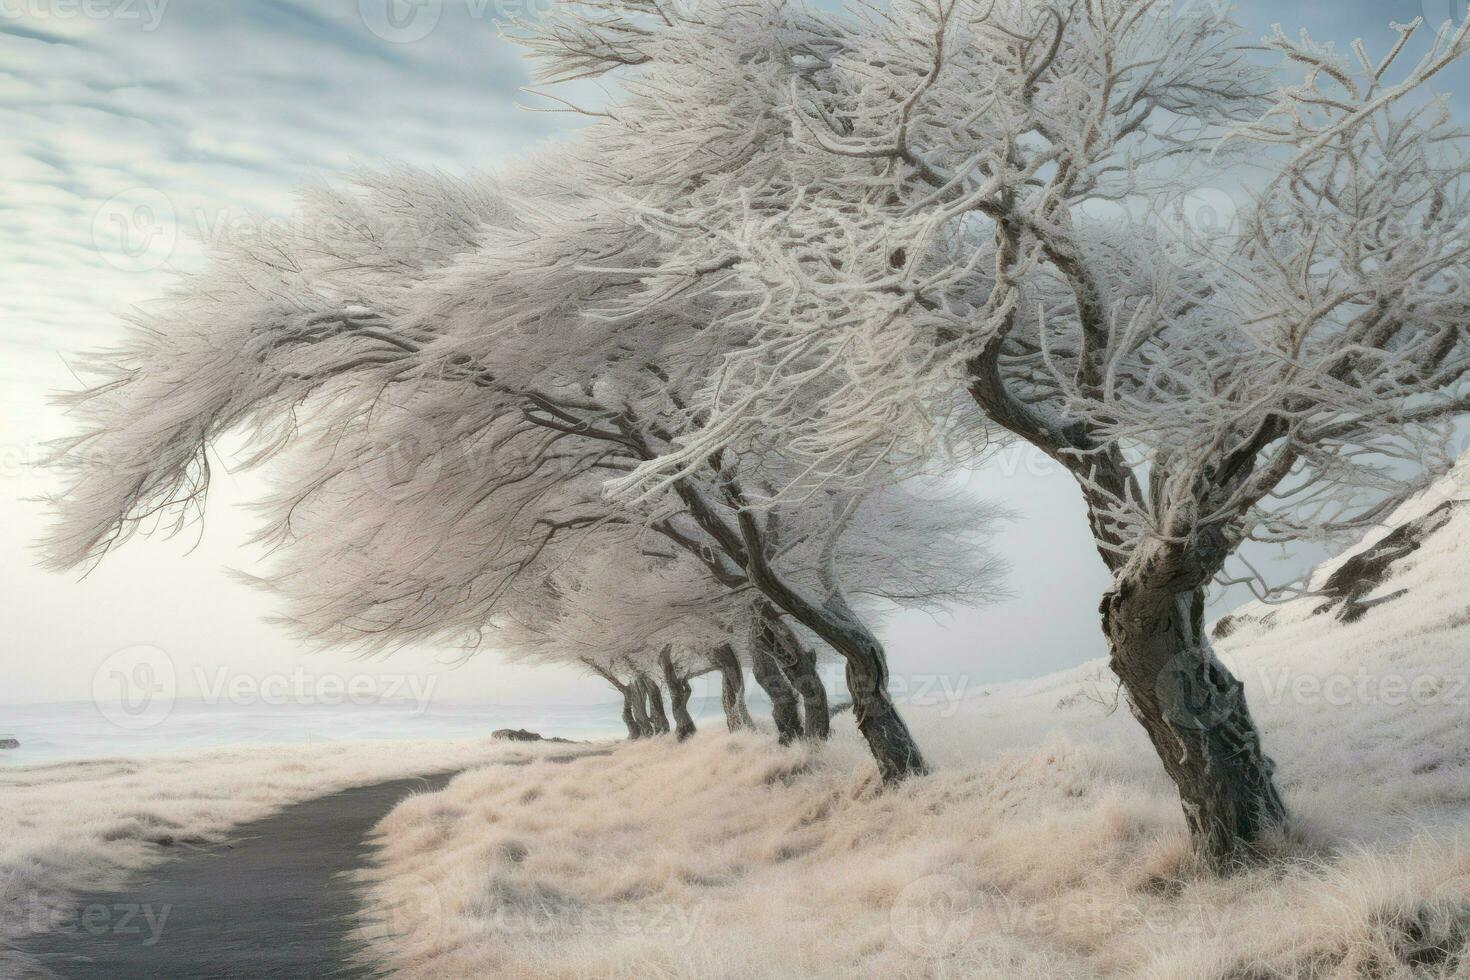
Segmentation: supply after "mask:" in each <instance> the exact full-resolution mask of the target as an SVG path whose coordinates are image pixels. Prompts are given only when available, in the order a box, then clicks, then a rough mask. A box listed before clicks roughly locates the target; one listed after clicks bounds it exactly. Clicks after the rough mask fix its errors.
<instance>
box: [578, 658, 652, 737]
mask: <svg viewBox="0 0 1470 980" xmlns="http://www.w3.org/2000/svg"><path fill="white" fill-rule="evenodd" d="M582 663H584V664H586V665H587V666H588V667H589V668H590V669H591V670H592V672H593V673H594V674H596V675H597V676H598V677H601V678H602V679H603V680H605V681H607V682H608V683H609V684H611V685H612V686H613V688H614V689H615V690H616V691H617V692H618V693H619V694H621V695H622V696H623V724H624V725H626V726H628V739H629V740H630V741H631V740H633V739H638V738H642V737H643V727H642V726H641V725H640V724H639V722H638V716H637V713H636V712H635V711H634V710H633V700H634V696H635V691H634V688H635V687H636V685H635V684H624V683H623V682H622V681H620V680H618V678H617V675H615V674H613V672H612V671H610V670H608V669H607V668H605V667H603V666H602V665H600V664H598V663H597V662H596V661H594V660H591V659H590V658H588V657H583V658H582Z"/></svg>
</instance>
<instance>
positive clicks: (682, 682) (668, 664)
mask: <svg viewBox="0 0 1470 980" xmlns="http://www.w3.org/2000/svg"><path fill="white" fill-rule="evenodd" d="M658 659H659V666H661V667H662V668H663V671H664V683H665V684H667V685H668V686H669V705H670V707H671V708H673V711H674V734H675V735H676V736H678V738H679V741H681V742H682V741H684V740H685V739H686V738H688V737H689V736H690V735H693V734H694V719H693V718H692V717H690V715H689V697H690V695H692V694H693V693H694V689H693V688H692V687H690V685H689V678H687V677H685V676H684V675H682V674H680V673H679V671H678V669H677V668H676V667H675V666H674V658H673V655H672V654H671V653H670V651H669V648H668V647H664V648H663V650H662V652H660V653H659V656H658Z"/></svg>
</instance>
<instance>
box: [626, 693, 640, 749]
mask: <svg viewBox="0 0 1470 980" xmlns="http://www.w3.org/2000/svg"><path fill="white" fill-rule="evenodd" d="M622 695H623V724H624V725H626V726H628V738H629V740H633V739H639V738H642V737H643V726H642V725H640V724H639V722H638V715H637V712H635V711H634V710H633V701H634V698H635V695H634V693H633V689H632V688H631V687H626V686H625V687H623V689H622Z"/></svg>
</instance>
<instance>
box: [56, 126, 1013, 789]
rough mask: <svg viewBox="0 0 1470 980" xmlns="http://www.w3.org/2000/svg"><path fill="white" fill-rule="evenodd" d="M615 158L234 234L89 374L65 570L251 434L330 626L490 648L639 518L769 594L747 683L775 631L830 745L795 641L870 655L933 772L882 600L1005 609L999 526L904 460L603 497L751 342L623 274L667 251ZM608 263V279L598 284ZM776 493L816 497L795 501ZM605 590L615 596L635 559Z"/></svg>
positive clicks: (324, 198)
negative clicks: (993, 535)
mask: <svg viewBox="0 0 1470 980" xmlns="http://www.w3.org/2000/svg"><path fill="white" fill-rule="evenodd" d="M595 162H596V161H595V160H594V159H592V158H589V159H586V160H583V161H578V160H577V159H576V158H575V157H574V156H570V155H567V154H563V155H560V156H559V157H558V158H557V160H556V164H557V167H556V169H555V170H552V169H550V168H548V167H546V166H536V165H528V167H527V170H526V171H525V173H524V174H522V175H521V176H520V177H518V178H513V179H510V180H508V181H507V182H506V183H505V185H504V186H503V187H501V188H499V189H497V188H496V187H495V186H493V185H491V184H490V183H489V182H486V181H480V180H475V181H467V182H455V181H449V180H445V179H442V178H438V177H435V176H430V175H425V174H419V173H414V172H395V173H391V174H386V175H365V176H364V177H362V178H361V186H360V187H359V188H358V189H356V190H348V191H341V192H339V191H333V190H329V189H320V190H317V191H315V192H313V193H312V194H311V195H309V196H308V198H307V200H306V202H305V205H304V210H303V212H302V215H301V217H300V220H298V221H297V222H295V223H293V224H292V226H291V229H290V231H289V233H288V234H286V235H285V236H284V237H281V238H277V239H271V240H250V241H244V242H237V243H227V246H226V248H225V249H224V250H223V251H222V252H221V254H218V255H216V256H215V257H214V258H213V261H212V264H211V267H210V269H209V270H208V271H206V272H205V273H203V274H201V275H199V276H196V277H193V278H191V279H189V280H187V281H185V282H184V283H183V284H182V285H181V286H180V287H179V288H178V289H177V290H175V292H174V293H173V295H172V296H170V297H169V298H168V299H166V300H165V301H164V302H162V303H161V304H159V305H157V306H156V307H154V308H151V309H148V310H146V311H144V312H143V313H142V314H141V316H140V318H139V323H138V326H137V329H136V330H135V331H134V332H133V333H132V335H131V336H130V338H129V339H128V341H127V342H126V343H125V344H124V345H123V346H121V347H120V348H118V349H116V350H114V351H111V352H108V353H105V354H103V355H101V356H99V357H98V358H96V359H95V360H93V361H92V362H90V363H89V364H86V365H84V366H83V367H84V370H87V369H90V370H92V371H93V372H95V373H96V375H97V376H99V379H100V380H99V381H98V383H97V384H96V386H95V387H93V388H91V389H90V390H88V391H86V392H84V393H82V394H80V395H79V396H77V397H76V398H75V399H74V412H75V414H76V416H77V418H78V430H79V434H78V435H77V436H76V437H75V438H73V439H71V440H68V441H67V442H66V443H65V444H63V445H62V446H61V447H60V449H59V452H58V455H57V465H58V466H60V467H61V468H62V469H63V470H64V471H65V472H66V473H67V475H68V477H69V485H68V487H67V489H66V490H65V492H64V493H62V494H61V495H60V497H59V499H58V502H57V504H58V511H59V517H60V520H59V521H58V524H57V526H56V528H55V532H54V534H53V535H52V537H51V539H50V541H49V546H50V551H51V555H52V559H53V562H54V564H56V565H57V566H60V567H71V566H73V565H76V564H80V563H85V562H89V561H95V560H98V559H100V558H101V557H102V556H103V555H104V554H105V553H106V552H107V551H108V550H109V549H110V548H112V547H113V546H115V545H116V544H117V543H118V542H120V541H121V540H124V539H125V538H126V537H127V536H128V535H130V534H132V533H134V532H135V531H137V530H139V529H147V528H154V527H157V526H158V521H159V519H160V518H161V519H162V521H163V526H164V527H165V528H171V527H177V526H179V525H180V523H181V522H186V521H187V520H189V519H190V518H191V517H194V516H198V515H200V514H202V508H203V505H204V495H205V491H206V490H207V486H208V478H209V472H210V457H209V453H210V450H211V447H212V446H213V445H214V444H215V442H216V441H217V440H218V439H220V438H221V437H223V436H224V435H225V434H226V433H230V432H237V431H243V432H245V433H247V434H248V435H250V436H251V437H252V445H253V448H254V452H253V454H252V455H251V456H250V457H249V459H248V460H247V462H251V463H258V462H264V461H266V460H270V459H276V460H277V463H278V465H275V466H273V468H272V470H271V472H272V475H273V477H274V478H275V480H276V481H277V487H276V489H275V490H274V492H273V493H272V494H271V495H269V496H268V497H267V498H266V499H264V500H262V501H260V507H261V510H262V513H263V517H264V519H263V526H262V529H261V531H260V534H259V541H260V542H261V543H263V544H265V545H266V546H268V547H269V548H270V549H271V550H272V552H273V553H274V555H275V556H276V560H275V562H274V563H273V564H272V566H271V568H270V570H269V572H268V573H267V575H266V576H265V577H264V578H263V579H262V584H263V585H265V586H267V587H269V588H271V589H274V590H276V591H277V592H278V593H280V595H281V597H282V599H283V608H284V618H285V619H286V621H287V622H288V623H289V624H291V625H292V626H293V627H295V628H296V629H297V630H298V631H299V632H300V633H302V634H303V635H305V636H308V637H311V638H315V639H319V640H323V641H326V642H334V643H348V644H354V645H358V646H362V647H367V648H378V649H385V648H391V647H394V646H397V645H400V644H403V643H407V642H415V641H419V642H436V641H444V640H453V641H457V642H465V643H467V644H468V645H470V646H475V645H478V644H479V643H480V642H481V638H482V635H483V634H484V633H485V632H486V631H489V630H494V629H496V628H497V622H498V617H501V616H503V615H506V614H507V611H508V610H510V611H515V612H518V613H523V611H524V610H526V609H535V608H536V607H537V603H538V602H544V601H545V599H546V592H545V590H546V583H547V581H548V579H549V578H550V577H552V576H554V574H555V573H556V572H557V570H558V569H559V568H561V567H562V566H563V565H564V564H565V563H566V562H567V561H568V560H569V556H572V555H575V553H576V552H577V549H578V548H579V547H581V546H582V545H584V544H586V543H587V542H588V541H591V540H594V537H595V536H601V535H604V534H607V533H608V531H609V529H619V528H621V529H625V530H626V531H627V532H628V533H629V534H630V535H632V536H633V537H634V538H636V540H637V549H638V550H636V551H634V552H630V554H637V555H639V556H642V555H645V554H646V553H647V551H648V547H649V542H650V541H653V540H656V541H658V542H661V543H662V545H663V546H664V547H668V548H673V549H676V550H677V551H678V552H679V553H680V554H682V555H683V556H685V557H686V559H687V558H692V559H694V560H695V561H696V562H697V564H698V565H699V566H700V567H701V568H702V569H703V571H704V574H705V576H706V577H707V578H708V579H709V580H710V581H711V582H712V583H714V584H715V585H718V586H720V587H721V588H723V589H724V590H725V591H726V592H730V593H735V594H746V598H745V600H744V605H743V606H742V609H743V610H744V611H745V614H747V615H749V614H751V613H752V611H753V613H755V614H758V615H759V617H760V619H761V623H762V625H761V628H760V629H758V630H754V631H750V630H747V631H745V632H744V633H737V634H732V640H731V641H728V642H722V643H718V644H715V646H714V651H715V656H716V662H717V664H718V665H720V667H721V670H722V671H723V672H725V674H726V676H727V677H728V676H729V675H728V671H729V665H730V661H731V658H730V655H729V649H730V644H732V643H736V642H738V641H737V640H735V639H734V636H750V637H752V638H753V640H754V641H755V647H756V654H753V655H752V663H753V665H754V666H757V667H759V666H763V665H764V664H765V662H766V660H765V659H762V657H761V656H760V655H759V654H761V653H764V654H765V655H766V657H774V658H775V659H776V660H777V661H778V662H779V663H780V664H781V665H782V667H786V668H790V669H791V670H792V671H793V672H795V674H796V675H797V676H798V677H801V676H802V675H803V672H804V673H805V675H806V676H808V677H809V679H810V680H811V681H812V684H805V685H803V684H798V688H799V690H800V691H801V693H802V695H804V696H805V698H806V701H805V707H806V709H807V712H806V713H807V717H808V726H809V727H811V728H813V729H814V731H815V732H816V733H817V734H821V733H822V732H824V731H825V726H826V708H825V694H824V692H822V691H821V688H820V683H819V682H817V681H816V675H815V670H814V665H815V659H814V654H813V653H812V650H811V647H810V644H809V643H806V642H803V641H801V640H799V639H797V638H796V637H795V632H794V627H793V623H794V624H798V625H799V626H800V627H802V628H805V629H806V630H808V631H810V633H811V634H812V635H814V636H815V637H817V638H819V639H820V640H821V641H823V642H825V643H826V644H828V645H830V647H831V648H832V649H833V650H834V651H835V652H836V653H837V654H838V655H840V656H841V657H843V658H844V660H845V662H846V664H847V674H848V683H849V687H850V688H851V689H852V692H853V696H854V701H855V703H856V706H857V707H856V714H857V720H858V724H859V728H860V729H861V730H862V732H863V733H864V735H865V736H866V737H867V739H868V742H869V744H870V745H871V746H872V748H873V752H874V755H875V758H876V759H877V760H878V763H879V767H880V770H881V771H882V772H883V774H884V776H885V777H886V778H897V777H898V776H902V775H904V774H905V773H908V772H911V771H916V770H920V769H922V767H923V761H922V757H921V755H920V754H919V752H918V750H917V747H915V746H914V745H913V741H912V738H911V737H910V736H909V734H908V731H907V729H906V727H905V726H904V724H903V722H902V720H901V719H900V718H899V716H898V714H897V711H896V710H895V709H894V706H893V704H892V702H891V700H890V698H889V696H888V693H887V690H886V686H887V665H886V660H885V657H884V652H883V648H882V645H881V644H880V643H879V642H878V640H877V638H876V635H875V634H874V632H873V628H872V626H871V624H870V618H869V617H868V616H865V615H864V614H863V612H862V611H861V610H862V609H863V608H864V607H865V606H866V605H867V604H868V603H869V602H870V601H873V602H883V601H889V600H892V601H897V602H900V603H904V604H924V603H936V602H938V603H943V602H946V601H952V600H958V599H966V598H973V599H977V600H978V599H983V598H985V597H987V595H988V594H990V593H991V592H992V591H993V589H994V584H995V580H996V573H997V572H998V570H999V569H998V565H997V564H996V563H995V562H994V561H993V559H991V558H990V557H989V556H988V554H987V552H986V551H985V548H984V543H983V540H982V534H983V531H984V529H985V526H986V524H987V523H988V522H990V521H992V520H993V519H994V517H995V516H996V515H995V513H994V511H993V509H992V508H988V507H986V506H985V505H983V504H978V503H974V502H965V501H954V502H950V503H949V504H948V505H946V506H935V505H933V504H930V503H927V502H924V501H919V500H914V499H912V498H910V497H908V496H907V495H906V494H905V493H904V492H903V490H902V489H901V488H894V487H893V486H892V479H891V477H892V475H893V474H891V473H890V472H888V471H887V470H885V469H884V468H883V467H881V466H880V465H879V462H880V461H878V460H870V461H869V462H868V464H867V465H865V466H863V467H852V468H850V469H849V470H846V471H844V472H843V473H841V474H835V473H830V472H829V473H825V474H823V478H822V480H821V481H820V483H818V482H814V481H812V480H810V478H809V476H808V475H806V474H804V473H803V472H802V471H801V469H800V467H799V466H797V465H794V464H792V463H790V462H788V461H786V460H784V459H781V458H779V457H778V456H777V455H775V454H774V453H763V454H760V455H751V454H749V453H746V452H743V451H741V452H737V453H729V454H715V455H713V456H712V457H711V458H709V459H707V460H706V461H704V462H703V463H702V464H700V465H699V466H697V467H691V468H689V470H688V472H686V473H684V474H682V475H680V476H679V477H678V478H676V479H674V480H672V481H670V482H669V484H668V486H667V487H665V488H663V489H662V490H660V491H658V492H655V493H650V494H645V495H643V496H642V497H641V498H640V499H638V500H637V501H626V500H624V501H613V500H609V499H607V497H606V495H605V494H604V493H603V484H604V483H605V482H606V481H607V480H608V479H609V478H613V477H618V476H622V475H625V474H627V473H628V472H631V471H632V470H633V469H634V468H636V467H637V466H638V465H640V464H642V463H645V462H648V461H649V460H652V459H656V458H658V457H659V456H660V455H661V454H663V453H665V452H668V451H670V450H671V449H672V448H673V447H674V446H676V445H677V444H678V442H679V440H680V439H681V438H682V437H683V436H684V435H685V434H686V433H688V432H690V431H692V429H693V428H694V427H695V426H696V425H697V424H698V420H699V418H700V417H701V416H700V410H699V409H697V408H694V407H691V402H690V399H691V398H692V397H693V395H694V394H696V393H697V391H698V389H699V388H700V387H701V386H702V384H703V383H704V379H705V378H706V377H707V376H708V374H709V371H710V369H711V365H712V364H713V363H715V362H717V361H718V360H719V359H720V358H722V357H724V356H725V355H726V354H728V353H729V350H730V348H729V346H728V345H730V344H732V343H739V342H740V341H739V340H738V339H737V338H733V337H728V336H725V335H722V334H721V333H719V332H716V331H710V330H708V329H707V324H708V323H709V322H710V321H711V319H713V318H716V317H718V316H719V315H720V311H721V310H722V309H724V308H725V307H727V306H730V305H731V304H732V303H733V302H734V301H733V300H730V299H727V298H724V297H719V296H711V297H707V296H703V295H702V294H700V293H698V292H695V293H691V294H687V295H686V294H684V293H682V292H675V293H672V294H667V295H666V294H664V293H663V291H662V287H661V284H659V283H653V284H651V285H652V288H651V289H650V283H648V282H647V281H645V279H644V278H643V277H642V276H641V275H640V274H638V273H637V272H636V271H623V270H624V269H629V270H634V269H636V267H638V266H640V265H642V264H646V263H648V262H650V261H652V260H653V258H654V257H655V255H656V254H657V249H658V241H659V240H658V237H657V236H656V235H654V234H653V233H651V232H649V231H648V230H647V229H645V228H643V227H642V226H641V225H640V223H639V222H638V221H636V220H634V218H635V217H636V209H634V210H633V211H630V210H629V209H628V206H627V204H626V202H621V201H611V200H606V201H604V200H601V199H599V198H596V197H593V196H591V195H589V194H588V192H587V189H586V187H585V186H584V185H588V184H593V185H595V184H596V179H594V178H595V177H596V174H597V173H598V169H597V167H596V166H595ZM579 173H580V174H581V176H577V174H579ZM589 175H591V176H589ZM564 185H565V186H564ZM508 202H514V204H513V206H512V204H510V203H508ZM593 259H596V260H598V261H600V262H602V263H604V265H602V266H600V267H599V268H598V269H597V270H596V271H589V270H588V268H587V267H586V265H585V263H586V262H588V261H589V260H593ZM803 481H805V484H804V483H803ZM778 485H779V486H781V487H787V488H789V487H792V486H801V485H809V489H810V492H809V493H808V494H806V495H805V496H804V497H802V498H797V497H790V498H786V499H780V500H778V499H777V496H778V495H777V493H776V488H777V486H778ZM681 560H682V559H681ZM593 580H596V581H599V582H602V583H604V584H609V583H613V582H615V581H616V569H607V570H604V572H603V573H602V574H600V575H599V576H593ZM522 618H523V619H527V618H529V617H527V616H525V615H523V617H522ZM788 619H789V620H790V622H788ZM466 638H468V639H466ZM637 640H638V643H639V644H640V645H638V646H637V647H636V650H637V651H638V652H639V653H638V655H640V656H642V657H644V658H657V657H658V655H659V653H660V651H661V649H662V646H663V644H664V643H669V642H673V640H672V639H670V638H668V637H663V638H650V635H649V634H648V631H647V630H646V629H643V628H640V630H639V631H638V634H637ZM609 645H610V646H612V647H618V646H619V645H620V644H619V643H617V642H613V643H611V644H609ZM688 645H689V644H687V643H683V644H681V645H680V647H679V649H680V650H683V649H685V648H686V647H687V646H688ZM624 646H626V645H624ZM671 655H672V654H671ZM680 655H681V656H682V655H683V654H682V653H681V654H680ZM589 656H590V654H589ZM630 658H634V659H630ZM598 662H599V663H600V664H602V666H604V667H605V668H607V669H608V670H609V671H610V672H611V673H612V674H613V675H614V676H616V677H618V678H619V681H618V682H619V683H629V684H637V685H638V686H640V688H641V689H642V690H643V692H644V694H645V695H646V696H645V697H643V698H642V699H641V703H642V704H643V705H644V706H645V707H647V706H650V705H651V704H652V703H653V700H654V699H653V698H652V697H651V696H647V695H650V694H651V691H650V686H651V685H654V684H656V683H657V681H655V680H654V678H655V677H658V676H659V675H660V674H661V673H662V664H661V663H658V662H657V661H656V660H654V661H652V662H650V661H649V660H648V659H644V660H642V661H641V662H640V661H639V660H637V659H636V658H635V654H634V651H632V650H625V651H624V652H623V653H622V655H621V658H620V659H619V660H618V661H616V662H613V661H611V660H605V661H598ZM780 673H781V672H780V671H776V672H775V674H774V675H772V676H771V677H769V678H768V679H769V680H770V681H772V682H773V683H774V682H775V681H776V680H778V679H779V677H780ZM660 703H661V702H660ZM783 734H784V733H783Z"/></svg>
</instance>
